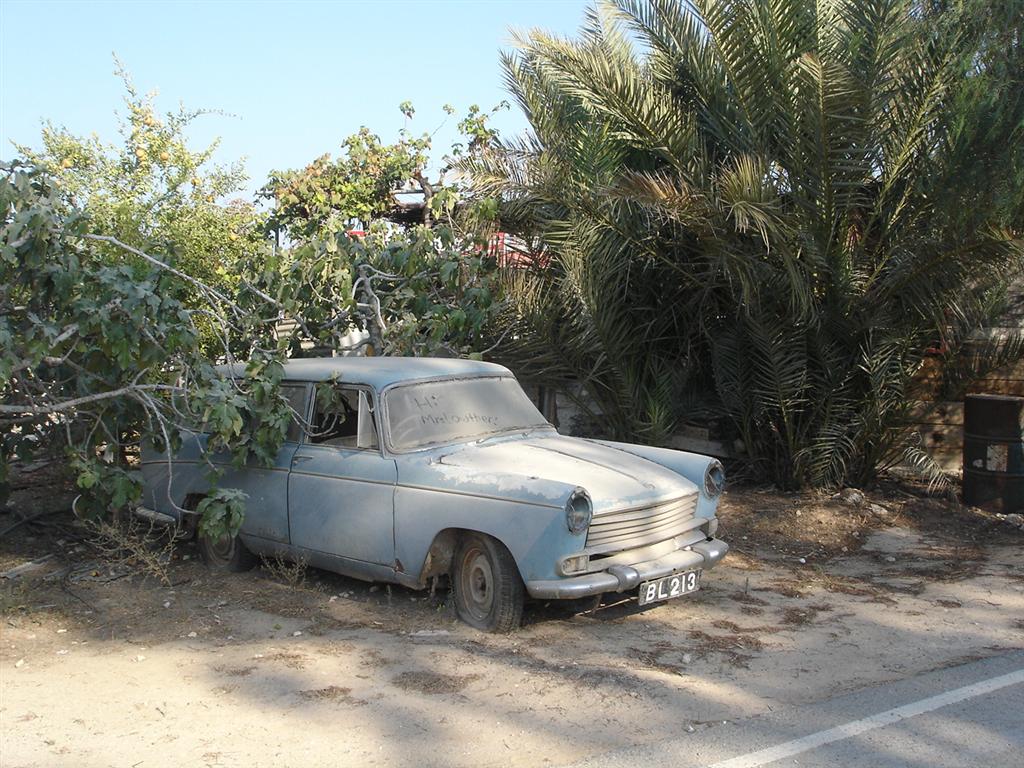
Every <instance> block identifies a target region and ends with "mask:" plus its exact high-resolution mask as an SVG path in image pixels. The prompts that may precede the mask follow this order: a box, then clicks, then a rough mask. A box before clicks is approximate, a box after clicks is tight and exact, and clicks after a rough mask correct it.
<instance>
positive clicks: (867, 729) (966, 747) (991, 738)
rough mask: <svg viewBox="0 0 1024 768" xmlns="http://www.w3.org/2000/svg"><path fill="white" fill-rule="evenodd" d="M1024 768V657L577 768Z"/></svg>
mask: <svg viewBox="0 0 1024 768" xmlns="http://www.w3.org/2000/svg"><path fill="white" fill-rule="evenodd" d="M795 765H799V766H802V767H803V768H834V767H835V766H844V767H850V768H853V767H855V766H870V767H871V768H968V767H969V768H979V767H980V766H984V768H1024V651H1018V652H1013V653H1010V654H1006V655H1003V656H998V657H994V658H990V659H986V660H983V661H975V662H971V663H967V664H963V665H961V666H956V667H949V668H946V669H943V670H938V671H935V672H929V673H927V674H923V675H919V676H917V677H913V678H909V679H905V680H900V681H898V682H893V683H887V684H884V685H878V686H874V687H871V688H867V689H864V690H861V691H858V692H856V693H853V694H848V695H845V696H839V697H836V698H833V699H830V700H829V701H825V702H818V703H816V704H813V705H809V706H805V707H794V708H791V709H786V710H782V711H779V712H773V713H770V714H768V715H762V716H759V717H754V718H750V719H748V720H744V721H738V722H724V723H720V724H715V725H708V726H704V727H702V728H700V729H696V730H694V731H692V732H689V731H688V730H686V729H685V728H684V729H683V730H682V732H681V733H676V734H666V738H665V739H664V740H662V741H659V742H656V743H652V744H648V745H644V746H641V747H633V748H629V749H625V750H617V751H615V752H609V753H606V754H604V755H600V756H597V757H593V758H590V759H588V760H584V761H581V762H579V763H575V764H573V766H572V768H646V767H648V766H651V767H653V766H659V767H660V766H672V767H673V768H698V767H699V768H781V767H782V766H795Z"/></svg>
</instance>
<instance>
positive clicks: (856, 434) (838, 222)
mask: <svg viewBox="0 0 1024 768" xmlns="http://www.w3.org/2000/svg"><path fill="white" fill-rule="evenodd" d="M1000 5H1002V4H1000ZM1006 7H1007V8H1009V7H1010V6H1006ZM1012 7H1013V8H1014V9H1016V10H1015V11H1011V12H1007V13H1006V14H1005V15H1004V17H1003V20H1004V24H1005V26H1004V27H1002V28H1001V29H1000V32H999V33H998V35H993V34H992V31H991V28H990V27H989V26H988V25H987V23H985V22H981V21H977V20H972V21H971V23H969V24H967V23H960V22H963V21H964V20H965V19H966V18H968V17H969V15H970V13H971V12H973V11H968V10H967V9H971V8H973V9H975V11H976V10H977V9H978V8H979V5H978V4H970V5H961V4H950V5H949V7H948V8H947V7H946V6H945V5H940V6H938V7H931V6H927V7H926V6H922V5H921V4H917V3H914V2H908V1H905V0H837V1H836V2H831V3H824V4H822V3H816V2H810V0H784V1H782V2H772V3H767V2H759V1H757V0H697V1H696V2H693V3H683V2H674V1H673V0H618V2H614V3H608V2H605V3H601V4H599V5H598V6H597V7H596V8H595V9H594V10H592V11H590V12H589V13H588V14H587V18H586V22H585V23H584V25H583V27H582V29H581V32H580V34H579V35H578V37H577V38H576V39H572V40H565V39H560V38H555V37H552V36H550V35H546V34H543V33H541V32H533V33H531V34H530V35H528V36H527V37H525V38H523V39H522V40H520V50H519V52H518V53H516V54H513V55H509V56H507V57H506V58H505V61H504V65H505V69H506V75H507V80H508V82H509V84H510V86H511V88H512V91H513V94H514V96H515V98H516V100H517V101H518V102H519V103H520V105H521V107H522V108H523V110H524V111H525V113H526V115H527V117H528V118H529V120H530V123H531V127H532V132H531V134H530V135H528V136H526V137H524V138H523V139H521V140H518V141H513V142H505V143H504V145H503V147H502V150H501V151H492V152H486V153H481V154H479V155H478V156H476V157H474V158H471V159H470V160H469V162H467V163H466V164H465V167H466V168H467V169H468V170H470V171H471V172H472V173H473V175H474V179H475V190H476V193H477V194H479V195H482V196H485V197H500V198H501V200H502V204H501V221H502V226H503V227H504V228H505V229H507V230H510V231H517V232H519V233H521V234H522V235H524V236H525V237H527V238H534V239H537V240H539V241H541V242H542V243H543V245H544V248H545V249H546V253H547V259H548V261H549V262H550V267H549V269H548V270H546V271H541V272H538V273H530V272H522V273H520V274H516V275H515V276H514V278H512V280H513V283H512V285H511V291H510V297H511V300H512V307H513V311H512V312H511V314H510V317H509V323H511V324H512V325H513V327H514V328H515V329H516V332H515V333H513V334H510V336H509V337H508V340H507V341H508V342H509V344H508V345H507V346H506V352H507V354H509V355H512V356H514V357H517V358H518V359H519V361H520V365H521V367H523V368H524V369H526V370H531V369H532V370H535V371H537V372H538V373H539V374H544V375H547V376H548V377H550V378H552V379H553V380H556V381H566V380H575V381H582V382H584V383H585V384H586V386H587V387H588V389H589V391H590V392H591V393H592V394H593V395H594V397H595V398H596V400H597V403H598V405H599V407H600V409H601V411H602V414H603V415H602V420H603V422H604V424H605V425H606V426H607V427H608V430H609V431H610V432H611V433H612V434H614V435H615V436H617V437H623V438H637V437H640V438H643V439H648V440H652V441H656V442H657V441H662V440H664V439H666V437H667V435H668V434H670V433H671V431H672V430H673V429H674V428H675V426H676V424H678V422H679V420H680V419H681V418H684V417H688V418H693V417H694V416H697V417H700V418H704V419H707V418H710V417H712V416H714V415H715V414H719V415H722V416H724V417H726V418H728V420H729V421H730V423H731V424H733V425H734V427H735V430H736V433H737V434H738V435H739V436H740V437H741V438H742V442H743V444H744V446H745V449H746V451H747V454H748V455H749V456H750V458H751V459H752V461H753V462H754V464H755V466H756V467H757V468H759V469H760V470H761V471H762V472H763V473H764V474H766V475H767V476H769V477H771V478H773V479H775V480H776V481H777V482H779V483H780V484H782V485H783V486H786V487H793V486H799V485H802V484H806V483H811V484H814V485H836V484H842V483H862V482H865V481H867V480H868V479H870V478H871V477H872V476H873V475H874V473H875V472H876V471H877V470H878V469H879V468H880V467H884V466H887V465H889V464H890V463H892V462H895V461H898V460H910V461H912V462H915V463H916V464H917V465H918V466H919V467H921V468H922V469H928V468H929V465H928V461H927V457H926V455H925V454H924V452H923V451H922V450H920V449H919V448H918V447H917V446H915V445H914V444H912V443H911V442H910V441H909V438H908V434H909V433H908V431H907V428H906V417H907V414H908V409H909V408H910V406H911V404H912V403H911V400H910V398H909V396H908V393H909V387H910V384H911V381H912V379H913V377H914V375H915V373H916V372H917V371H918V370H919V368H920V367H921V365H922V360H923V358H924V356H925V354H926V350H927V349H928V348H929V347H931V346H933V345H934V344H935V342H936V340H942V341H943V342H944V343H945V345H946V346H947V347H948V348H949V349H950V350H953V351H955V350H957V349H958V348H959V347H960V346H961V345H962V343H963V341H964V340H965V338H966V337H967V336H968V335H969V334H970V333H971V332H972V331H973V330H974V329H975V328H976V327H977V325H978V324H979V323H980V322H981V321H982V320H983V318H984V316H985V314H986V312H987V311H988V309H989V308H990V307H991V296H992V293H993V291H997V290H999V288H1000V286H1001V285H1003V284H1004V283H1005V281H1006V280H1007V279H1008V278H1009V277H1010V276H1012V275H1014V274H1019V273H1020V271H1021V269H1022V263H1024V258H1022V256H1024V243H1022V240H1021V230H1020V227H1019V221H1020V219H1019V217H1020V210H1021V208H1020V206H1019V205H1017V204H1016V203H1015V201H1019V200H1020V198H1019V194H1020V189H1021V187H1020V165H1019V163H1017V162H1016V161H1014V162H1011V163H1008V164H1003V165H1000V163H999V160H998V158H999V155H1000V154H1004V153H1005V154H1004V156H1005V157H1008V158H1016V157H1017V155H1018V154H1019V147H1020V145H1021V142H1020V138H1021V125H1024V103H1022V100H1021V98H1020V88H1019V86H1018V87H1017V89H1016V91H1014V90H1013V89H1014V85H1015V83H1019V81H1014V80H1013V79H1012V78H1013V77H1018V76H1019V63H1020V59H1019V58H1016V59H1014V58H1013V57H1012V56H1010V57H1009V58H1008V59H1007V60H1005V61H1003V64H1005V66H1003V65H1000V64H996V63H990V62H998V61H1000V60H1001V59H1000V57H999V56H998V51H999V48H998V46H999V45H1005V44H1006V41H1010V42H1011V43H1012V46H1013V47H1012V50H1015V51H1017V52H1018V53H1019V50H1020V49H1019V46H1020V41H1021V38H1022V34H1024V26H1022V24H1024V21H1022V20H1024V14H1021V13H1020V10H1019V9H1020V5H1019V3H1014V4H1013V5H1012ZM1011 70H1012V72H1016V73H1017V74H1012V73H1011ZM1008 78H1009V79H1008ZM997 94H1004V95H1007V94H1008V95H1010V96H1011V97H1012V98H1009V99H1007V100H1005V101H1000V102H999V105H998V106H999V109H998V110H994V109H993V107H995V106H996V103H995V102H996V101H997V100H998V97H997ZM979 161H983V165H982V166H981V169H979V168H976V167H975V166H974V165H973V164H974V163H977V162H979ZM982 169H983V170H982ZM997 346H998V348H996V349H993V350H991V352H992V354H993V355H995V356H997V357H999V358H1000V359H1008V358H1010V357H1014V356H1019V355H1020V354H1021V350H1022V345H1021V341H1020V339H1019V338H1017V339H1010V340H1007V341H1006V342H1004V343H1002V344H1000V345H997Z"/></svg>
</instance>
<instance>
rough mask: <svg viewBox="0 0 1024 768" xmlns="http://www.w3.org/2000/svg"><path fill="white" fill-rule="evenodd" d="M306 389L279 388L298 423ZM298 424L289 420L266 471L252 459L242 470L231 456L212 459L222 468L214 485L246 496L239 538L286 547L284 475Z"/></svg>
mask: <svg viewBox="0 0 1024 768" xmlns="http://www.w3.org/2000/svg"><path fill="white" fill-rule="evenodd" d="M309 389H310V386H309V385H307V384H305V383H285V384H282V385H281V394H282V395H284V396H285V398H287V400H288V404H289V406H291V408H292V410H294V411H295V413H296V415H297V417H298V421H305V419H306V414H307V405H308V390H309ZM298 421H297V420H294V419H293V420H292V423H291V424H289V426H288V433H287V435H286V436H285V441H284V443H282V444H281V448H280V449H279V450H278V452H277V455H276V456H275V457H274V462H273V464H272V465H271V466H269V467H265V466H263V465H262V464H261V463H260V462H259V461H257V460H256V459H249V461H248V463H246V465H245V466H244V467H235V466H232V465H231V455H230V454H229V453H226V452H219V453H217V454H215V455H214V456H213V457H212V460H213V461H214V463H218V464H222V465H226V466H225V472H224V475H223V477H222V478H221V479H220V481H219V482H218V485H219V486H220V487H221V488H238V489H239V490H241V491H243V492H244V493H245V494H246V496H247V498H246V500H245V519H244V520H243V521H242V530H241V533H242V535H243V537H253V538H256V539H263V540H266V541H271V542H280V543H284V544H287V543H288V473H289V470H290V469H291V465H292V456H293V455H294V454H295V451H296V449H298V447H299V441H300V440H301V438H302V430H301V428H300V426H299V423H298ZM257 545H258V543H257Z"/></svg>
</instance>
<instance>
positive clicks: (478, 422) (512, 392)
mask: <svg viewBox="0 0 1024 768" xmlns="http://www.w3.org/2000/svg"><path fill="white" fill-rule="evenodd" d="M386 397H387V412H388V425H389V427H390V433H391V447H392V448H394V449H395V450H398V451H408V450H415V449H416V448H422V447H425V446H428V445H438V444H442V443H452V442H458V441H466V440H473V439H477V438H482V437H486V436H488V435H493V434H497V433H500V432H507V431H511V430H515V429H523V428H531V427H539V426H548V423H547V422H546V421H545V420H544V417H543V416H541V414H540V411H538V410H537V408H536V407H535V406H534V404H533V403H532V402H530V398H528V397H527V396H526V393H525V392H523V389H522V387H520V386H519V383H518V382H517V381H516V380H515V379H513V378H509V377H481V378H473V379H455V380H451V381H431V382H424V383H422V384H409V385H406V386H402V387H396V388H395V389H392V390H390V391H389V392H388V393H387V395H386Z"/></svg>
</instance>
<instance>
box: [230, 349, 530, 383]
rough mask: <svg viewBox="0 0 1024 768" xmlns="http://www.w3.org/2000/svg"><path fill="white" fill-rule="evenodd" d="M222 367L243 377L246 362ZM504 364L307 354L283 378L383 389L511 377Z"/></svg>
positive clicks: (286, 369) (289, 364)
mask: <svg viewBox="0 0 1024 768" xmlns="http://www.w3.org/2000/svg"><path fill="white" fill-rule="evenodd" d="M221 370H225V371H228V372H230V373H231V374H233V375H235V376H241V375H243V374H244V372H245V364H244V363H236V364H235V365H233V366H223V367H222V368H221ZM510 375H511V372H510V371H509V369H508V368H506V367H505V366H503V365H497V364H496V363H485V362H482V361H479V360H461V359H457V358H446V357H308V358H298V359H294V360H286V361H285V363H284V378H285V379H286V380H289V381H328V380H330V379H331V378H334V377H337V379H338V380H339V381H350V382H352V383H353V384H368V385H370V386H372V387H374V388H376V389H383V388H384V387H387V386H389V385H391V384H396V383H398V382H401V381H416V380H422V379H436V378H443V377H447V376H510Z"/></svg>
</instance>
